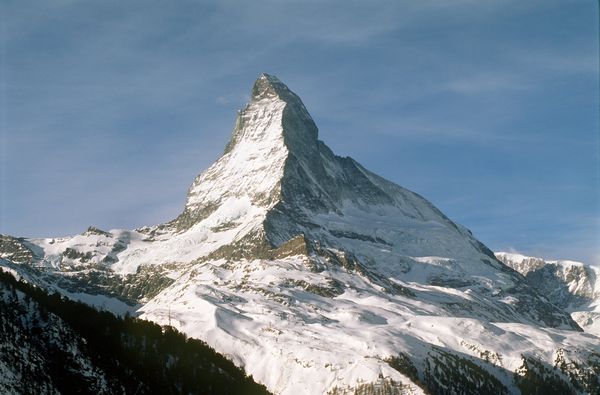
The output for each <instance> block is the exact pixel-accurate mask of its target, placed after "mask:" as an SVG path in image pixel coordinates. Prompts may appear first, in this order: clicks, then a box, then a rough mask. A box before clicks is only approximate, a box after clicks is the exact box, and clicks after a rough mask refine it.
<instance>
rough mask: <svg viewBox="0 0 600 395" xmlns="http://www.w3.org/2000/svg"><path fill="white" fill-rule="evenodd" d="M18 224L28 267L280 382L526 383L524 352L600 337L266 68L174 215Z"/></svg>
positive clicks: (313, 388) (334, 388) (324, 386)
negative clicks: (362, 156) (321, 120)
mask: <svg viewBox="0 0 600 395" xmlns="http://www.w3.org/2000/svg"><path fill="white" fill-rule="evenodd" d="M7 240H9V241H10V242H9V243H8V244H6V245H7V246H8V247H7V251H6V252H3V251H0V253H2V254H4V255H2V257H3V260H0V263H1V264H2V266H5V267H7V268H10V269H11V270H14V271H16V272H18V273H20V274H21V275H22V276H23V277H24V278H26V279H27V281H29V282H31V283H35V284H38V285H40V286H42V287H45V288H52V289H56V290H58V291H60V292H63V293H64V294H66V295H68V296H70V297H73V298H78V299H81V300H84V301H86V303H92V304H95V305H96V306H99V307H100V306H104V308H107V309H111V310H113V311H114V310H115V309H117V307H115V306H119V307H118V308H120V309H121V312H123V311H129V312H130V313H132V314H139V315H141V316H142V317H144V318H146V319H150V320H152V321H155V322H158V323H162V324H166V323H168V324H169V325H173V326H176V327H177V328H178V329H180V330H181V331H183V332H185V333H186V334H188V335H190V336H192V337H197V338H200V339H203V340H205V341H206V342H208V343H209V344H210V345H211V346H213V347H214V348H215V349H217V350H218V351H220V352H223V353H225V354H226V355H228V356H229V357H231V358H232V359H233V360H234V361H235V362H236V363H237V364H238V365H240V366H242V367H245V368H246V370H247V371H248V372H250V373H251V374H252V375H253V376H254V377H255V378H257V379H258V380H260V381H261V382H263V383H264V384H265V385H267V387H268V388H269V389H270V390H272V391H273V392H275V393H280V394H292V393H293V394H299V393H303V394H315V393H328V392H329V393H363V392H364V393H368V392H369V391H371V392H372V391H380V392H381V391H383V392H382V393H390V394H391V393H401V392H412V393H422V392H423V391H430V392H433V393H442V392H443V389H444V388H451V386H452V388H453V389H454V390H455V391H458V392H461V391H462V392H463V393H477V391H480V392H481V391H488V390H489V389H490V388H495V389H496V390H497V392H498V393H502V392H508V393H518V392H519V382H517V381H516V379H515V378H514V377H513V376H514V373H515V372H516V370H517V368H518V367H519V366H521V365H522V361H523V358H532V360H535V361H537V362H539V363H540V364H541V366H544V368H547V369H550V370H549V371H551V373H552V374H554V371H553V370H554V369H558V367H556V366H555V364H554V358H555V352H556V350H557V349H558V348H559V347H562V348H565V349H567V346H568V349H569V350H573V353H572V354H569V356H568V357H569V361H571V362H573V364H576V365H577V366H578V367H586V368H589V367H590V366H592V365H593V363H592V362H589V361H590V360H593V358H592V357H591V355H595V354H593V353H596V352H600V350H599V348H600V345H599V344H598V342H597V338H591V337H590V335H587V334H583V333H581V328H580V327H579V326H578V325H577V323H576V322H575V321H574V320H573V319H572V318H571V316H570V315H569V313H567V312H565V311H564V310H562V309H561V308H559V307H558V306H556V305H555V304H554V303H552V302H551V301H549V300H548V299H547V298H545V297H544V296H542V295H541V294H540V292H539V291H537V290H536V289H535V288H534V287H532V286H531V284H529V283H528V281H527V280H526V278H524V277H523V276H522V275H521V274H519V273H518V272H517V271H515V270H514V269H513V268H511V267H509V266H506V265H505V264H503V263H502V262H500V261H499V260H498V259H497V258H496V257H495V256H494V254H493V253H492V252H491V251H490V250H489V249H488V248H487V247H485V245H484V244H483V243H481V242H480V241H478V240H477V239H476V238H475V237H474V236H473V235H472V234H471V232H470V231H469V230H468V229H466V228H464V227H462V226H461V225H458V224H456V223H454V222H453V221H451V220H450V219H449V218H448V217H446V216H445V215H444V214H443V213H442V212H440V211H439V210H438V209H437V208H435V207H434V206H433V205H432V204H431V203H430V202H428V201H427V200H425V199H424V198H423V197H421V196H420V195H418V194H416V193H414V192H411V191H409V190H407V189H405V188H402V187H400V186H398V185H396V184H394V183H392V182H390V181H387V180H385V179H383V178H381V177H379V176H377V175H375V174H374V173H372V172H370V171H368V170H367V169H365V168H364V167H363V166H362V165H360V164H358V163H357V162H356V161H354V160H353V159H351V158H348V157H340V156H337V155H335V154H334V153H333V152H332V151H331V150H330V149H329V148H328V147H327V146H326V145H325V143H323V142H322V141H320V140H319V139H318V129H317V126H316V125H315V122H314V121H313V119H312V118H311V116H310V115H309V113H308V111H307V109H306V108H305V106H304V104H303V103H302V101H301V100H300V98H299V97H298V96H297V95H296V94H294V93H293V92H292V91H291V90H290V89H289V88H288V87H287V86H285V85H284V84H283V83H282V82H281V81H279V80H278V79H277V78H276V77H274V76H271V75H268V74H262V75H261V76H260V77H259V78H258V80H257V81H256V83H255V84H254V87H253V88H252V95H251V99H250V102H249V103H248V105H247V106H246V107H245V108H244V109H243V110H241V111H240V112H239V113H238V116H237V120H236V122H235V127H234V130H233V135H232V137H231V140H230V142H229V143H228V144H227V146H226V148H225V151H224V153H223V155H222V156H221V158H219V159H218V160H217V161H216V162H215V163H214V164H213V165H212V166H210V167H209V168H208V169H207V170H206V171H205V172H203V173H202V174H200V175H199V176H198V177H196V179H195V180H194V182H193V183H192V185H191V186H190V188H189V190H188V194H187V199H186V203H185V207H184V209H183V212H182V214H181V215H179V216H178V217H177V218H175V219H174V220H172V221H169V222H167V223H164V224H160V225H157V226H149V227H144V228H140V229H136V230H131V231H128V230H110V231H103V230H99V229H96V228H90V229H88V230H87V231H86V232H84V233H82V234H80V235H76V236H73V237H66V238H59V239H14V238H10V237H9V238H7ZM19 246H22V248H21V247H19ZM27 251H29V253H27ZM10 254H13V255H10ZM28 254H29V255H28ZM15 256H19V257H24V258H19V259H16V258H15V259H13V257H15ZM83 284H85V286H84V285H83ZM120 285H122V286H120ZM78 290H79V292H78ZM100 301H101V302H100ZM123 302H126V303H128V304H125V305H123ZM119 303H120V304H119ZM539 338H547V339H548V340H547V342H546V343H544V344H543V345H537V343H538V342H537V340H534V339H539ZM399 356H405V360H404V359H403V364H402V365H398V363H397V362H398V358H400V357H399ZM394 358H396V359H394ZM590 358H591V359H590ZM390 361H392V362H391V363H390ZM394 361H395V362H394ZM530 365H531V363H530ZM402 366H409V367H411V368H409V369H408V370H407V369H404V368H403V367H402ZM447 366H456V367H457V369H458V370H459V371H460V372H461V374H460V375H459V376H457V375H456V374H457V373H455V372H454V373H453V372H451V371H449V370H448V369H447ZM569 366H575V365H569ZM574 374H575V373H574ZM558 375H559V377H562V379H564V382H565V385H566V386H568V387H569V388H575V384H573V382H574V381H572V380H570V379H569V378H568V376H567V375H566V373H558ZM459 378H460V379H459ZM562 379H561V380H562ZM456 386H458V387H456ZM361 391H362V392H361Z"/></svg>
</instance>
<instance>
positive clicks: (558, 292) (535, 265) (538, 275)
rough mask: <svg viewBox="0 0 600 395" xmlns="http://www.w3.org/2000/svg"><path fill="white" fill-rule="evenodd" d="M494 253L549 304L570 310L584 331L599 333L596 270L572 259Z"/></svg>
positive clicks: (599, 279) (599, 297)
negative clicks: (547, 258) (546, 299)
mask: <svg viewBox="0 0 600 395" xmlns="http://www.w3.org/2000/svg"><path fill="white" fill-rule="evenodd" d="M496 256H497V257H498V259H499V260H500V261H502V262H504V263H505V264H506V265H507V266H510V267H512V268H513V269H515V270H516V271H518V272H519V273H521V274H522V275H523V276H525V279H526V280H527V282H528V283H529V285H531V286H532V287H534V288H536V289H538V290H539V291H540V292H541V293H543V295H544V296H545V297H546V298H548V299H549V300H550V301H551V302H552V303H553V304H555V305H556V306H558V307H560V308H562V309H564V310H565V311H567V312H569V313H570V314H571V317H573V319H574V320H575V321H576V322H577V323H578V324H579V325H580V326H581V327H582V328H583V329H584V330H585V331H586V332H589V333H593V334H595V335H597V336H600V270H599V269H598V268H597V267H595V266H589V265H586V264H584V263H581V262H575V261H564V260H563V261H557V260H544V259H542V258H535V257H529V256H525V255H521V254H513V253H507V252H497V253H496Z"/></svg>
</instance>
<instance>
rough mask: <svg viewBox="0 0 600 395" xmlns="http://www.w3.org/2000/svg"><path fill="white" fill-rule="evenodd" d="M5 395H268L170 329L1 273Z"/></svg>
mask: <svg viewBox="0 0 600 395" xmlns="http://www.w3.org/2000/svg"><path fill="white" fill-rule="evenodd" d="M0 329H1V333H2V335H3V338H2V342H1V344H0V371H1V372H2V374H0V392H1V393H3V394H8V393H10V394H20V393H23V394H34V393H35V394H51V393H52V394H54V393H80V394H133V393H135V394H150V393H161V394H176V393H189V394H216V393H221V394H234V393H236V394H257V395H258V394H265V395H266V394H267V391H266V390H265V388H264V387H263V386H260V385H258V384H256V383H254V382H253V381H252V379H250V378H248V377H246V375H245V374H244V372H243V371H240V370H239V369H237V368H236V367H235V366H234V365H233V364H232V363H231V362H230V361H228V360H226V359H225V358H224V357H223V356H221V355H219V354H217V353H216V352H215V351H214V350H212V349H211V348H209V347H208V346H206V344H203V343H202V342H200V341H196V340H188V339H186V338H185V336H183V335H182V334H180V333H177V332H176V331H174V330H173V329H172V328H169V327H165V328H161V327H159V326H158V325H156V324H153V323H150V322H145V321H141V320H135V319H131V318H125V319H121V318H117V317H115V316H114V315H112V314H110V313H106V312H97V311H95V310H94V309H92V308H90V307H88V306H86V305H83V304H81V303H78V302H72V301H69V300H65V299H62V298H61V297H60V296H57V295H49V294H48V293H46V292H45V291H43V290H40V289H39V288H34V287H32V286H30V285H28V284H26V283H23V282H18V281H17V280H16V279H15V278H14V277H13V276H12V275H11V274H9V273H5V272H3V271H2V270H0Z"/></svg>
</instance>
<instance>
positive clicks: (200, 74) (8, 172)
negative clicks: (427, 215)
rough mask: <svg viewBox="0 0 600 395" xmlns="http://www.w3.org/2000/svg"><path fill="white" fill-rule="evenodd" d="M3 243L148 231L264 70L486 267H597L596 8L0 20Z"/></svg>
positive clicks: (340, 148) (279, 5) (96, 8)
mask: <svg viewBox="0 0 600 395" xmlns="http://www.w3.org/2000/svg"><path fill="white" fill-rule="evenodd" d="M0 15H1V16H0V17H1V18H2V19H1V21H0V27H1V29H2V30H1V31H0V41H1V48H0V50H1V53H0V54H1V56H0V62H1V64H0V66H1V67H0V70H1V75H0V132H1V135H0V232H2V233H9V234H13V235H18V236H59V235H67V234H74V233H79V232H82V231H83V230H85V228H87V226H89V225H95V226H98V227H101V228H104V229H111V228H133V227H138V226H141V225H146V224H155V223H160V222H163V221H166V220H169V219H171V218H173V217H175V216H176V215H177V214H178V213H179V211H180V210H181V209H182V206H183V202H184V198H185V192H186V190H187V187H188V186H189V184H190V183H191V182H192V180H193V178H194V176H195V175H196V174H197V173H199V172H200V171H202V170H203V169H205V168H207V167H208V166H209V165H210V164H211V163H212V162H213V161H214V160H215V159H216V158H218V156H219V155H220V153H221V152H222V150H223V147H224V146H225V143H226V142H227V140H228V139H229V137H230V133H231V130H232V128H233V123H234V118H235V112H236V110H238V109H240V108H241V107H243V105H244V103H245V102H246V100H247V99H248V94H249V91H250V88H251V86H252V84H253V82H254V80H255V79H256V78H257V77H258V75H259V74H260V73H261V72H268V73H272V74H275V75H277V76H278V77H279V78H280V79H281V80H282V81H284V82H285V83H286V84H287V85H288V86H289V87H290V88H291V89H292V90H294V91H295V92H296V93H298V94H299V95H300V96H301V97H302V98H303V100H304V103H305V104H306V106H307V108H308V110H309V111H310V112H311V114H312V115H313V118H314V119H315V121H316V122H317V125H318V126H319V129H320V138H321V139H322V140H324V141H325V142H326V143H327V144H328V145H329V146H330V147H331V148H332V149H333V150H334V151H335V152H336V153H337V154H339V155H343V156H346V155H348V156H352V157H353V158H355V159H356V160H358V161H359V162H361V163H362V164H363V165H364V166H365V167H367V168H369V169H371V170H373V171H375V172H377V173H379V174H381V175H382V176H384V177H386V178H388V179H390V180H392V181H395V182H397V183H398V184H400V185H402V186H405V187H407V188H409V189H412V190H414V191H416V192H418V193H420V194H421V195H423V196H424V197H426V198H427V199H429V200H430V201H432V202H433V203H434V204H435V205H436V206H438V207H439V208H440V209H441V210H442V211H444V212H445V213H446V214H448V215H449V216H450V217H451V218H452V219H453V220H455V221H457V222H459V223H461V224H463V225H465V226H467V227H468V228H470V229H471V230H472V231H473V233H474V234H475V235H476V236H477V237H478V238H479V239H480V240H482V241H483V242H484V243H485V244H487V245H488V246H489V247H490V248H492V249H494V250H514V251H518V252H522V253H525V254H532V255H538V256H544V257H550V258H570V259H576V260H583V261H586V262H591V263H600V174H599V173H600V170H599V168H600V159H599V158H600V152H599V150H600V140H599V132H598V129H599V125H598V109H599V100H598V5H597V4H596V2H592V1H564V0H563V1H552V0H550V1H548V0H545V1H536V0H533V1H526V2H524V1H500V0H495V1H485V0H483V1H472V0H459V1H429V0H425V1H418V2H416V1H410V2H409V1H406V2H402V1H361V2H359V1H348V0H344V1H330V2H326V1H255V2H242V1H235V2H233V1H214V2H210V1H173V2H163V1H156V2H153V1H144V2H141V1H127V2H122V1H102V2H92V1H51V2H42V1H13V0H7V1H3V2H2V3H1V4H0Z"/></svg>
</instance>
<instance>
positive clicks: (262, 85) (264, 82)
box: [252, 73, 290, 100]
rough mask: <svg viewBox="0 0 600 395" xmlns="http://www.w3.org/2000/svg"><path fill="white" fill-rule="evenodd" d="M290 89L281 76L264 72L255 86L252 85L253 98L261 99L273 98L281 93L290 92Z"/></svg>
mask: <svg viewBox="0 0 600 395" xmlns="http://www.w3.org/2000/svg"><path fill="white" fill-rule="evenodd" d="M289 91H290V90H289V88H288V87H287V86H285V84H284V83H282V82H281V81H280V80H279V78H277V77H275V76H274V75H270V74H267V73H262V74H261V75H260V76H259V77H258V79H257V80H256V82H255V83H254V86H253V87H252V99H253V100H261V99H265V98H272V97H275V96H281V93H284V94H286V93H288V92H289Z"/></svg>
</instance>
